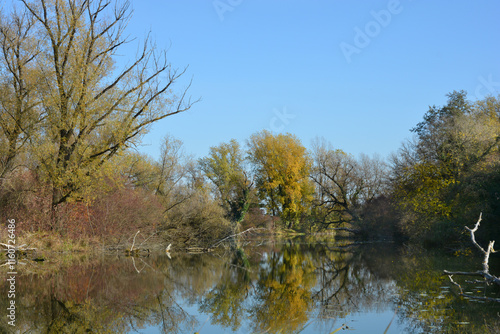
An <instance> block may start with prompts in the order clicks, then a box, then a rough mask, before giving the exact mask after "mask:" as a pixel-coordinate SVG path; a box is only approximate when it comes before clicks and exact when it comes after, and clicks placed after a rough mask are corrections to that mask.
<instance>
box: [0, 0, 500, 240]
mask: <svg viewBox="0 0 500 334" xmlns="http://www.w3.org/2000/svg"><path fill="white" fill-rule="evenodd" d="M114 4H115V2H114V1H111V0H106V1H83V0H67V1H56V2H54V1H45V0H37V1H28V0H26V1H21V2H20V3H19V4H18V6H17V7H15V10H12V11H11V12H9V13H3V14H2V16H1V18H0V47H1V54H0V56H1V57H0V90H1V92H2V94H1V96H0V210H1V218H2V220H3V221H6V219H16V221H18V222H19V225H18V226H19V228H20V229H21V230H22V231H24V232H26V233H28V232H39V231H52V232H54V233H58V234H61V235H65V236H68V237H70V238H81V237H82V236H89V237H96V238H97V239H98V240H99V241H103V242H105V243H116V244H122V243H125V242H126V241H127V240H129V239H130V236H131V235H133V234H134V233H136V231H138V230H140V231H141V232H142V234H141V235H143V236H145V237H146V236H151V237H152V236H154V237H160V238H161V239H160V240H162V241H165V242H176V243H178V244H181V245H182V244H186V245H187V244H200V245H201V244H203V245H210V243H211V241H213V240H215V239H217V238H221V237H223V236H226V235H228V234H229V233H234V232H235V231H236V230H238V229H241V228H245V227H251V226H256V227H266V228H270V229H294V230H300V231H304V232H320V231H324V230H328V229H332V228H334V229H337V230H344V231H347V232H348V233H356V234H361V235H364V236H365V237H375V238H388V237H390V238H392V237H394V236H398V237H404V238H409V239H412V240H413V241H418V242H427V243H434V244H439V245H442V244H449V243H450V242H454V241H456V240H459V239H460V237H461V232H462V229H463V226H464V225H467V224H470V223H471V222H473V221H475V218H476V217H477V216H478V215H479V213H480V212H483V217H484V222H485V223H484V225H485V226H484V228H483V227H482V228H481V232H482V233H487V234H488V235H489V236H490V237H498V236H499V234H500V232H499V230H498V229H497V228H495V224H494V222H495V221H497V220H498V218H499V214H500V212H499V209H498V204H497V203H498V200H499V198H500V197H499V192H500V190H499V189H500V188H499V186H500V184H499V181H500V180H499V172H500V170H499V166H500V163H499V162H500V160H499V151H498V142H499V138H500V137H499V133H500V126H499V115H500V111H499V100H498V98H495V97H488V98H485V99H483V100H480V101H469V100H468V99H467V97H466V93H465V92H453V93H451V94H449V96H448V97H449V100H448V102H447V104H446V105H445V106H442V107H435V106H434V107H431V108H430V109H429V111H428V112H427V113H426V114H425V116H424V119H423V121H422V122H420V123H419V124H417V125H416V127H415V128H414V129H413V130H412V131H413V132H414V134H415V137H414V138H413V139H411V140H409V141H407V142H405V143H404V144H403V146H402V147H401V149H400V150H399V151H398V152H397V153H395V154H393V155H392V156H391V157H390V159H389V160H388V161H384V160H383V159H381V158H380V157H368V156H365V155H361V156H360V157H354V156H352V155H350V154H348V153H346V152H344V151H342V150H340V149H338V148H335V147H334V146H333V145H332V144H330V143H328V142H327V141H326V140H324V139H317V140H315V142H314V143H313V145H312V146H311V149H310V150H308V149H306V148H305V147H304V146H303V145H302V143H301V142H300V140H299V139H298V138H297V137H296V136H294V135H292V134H273V133H270V132H267V131H261V132H257V133H255V134H253V135H252V136H251V137H250V138H248V140H247V142H246V143H244V144H243V145H242V144H240V143H238V142H237V141H235V140H230V141H228V142H226V143H221V144H219V145H218V146H215V147H212V148H211V149H210V151H209V153H208V155H207V156H206V157H203V158H201V159H198V160H196V159H194V158H193V157H191V156H189V155H188V154H187V153H186V152H185V151H184V150H183V147H182V142H181V141H180V140H178V139H175V138H172V137H169V136H167V137H165V139H164V142H163V146H162V150H161V155H160V157H159V158H158V159H157V160H154V159H151V158H150V157H147V156H145V155H143V154H140V153H137V152H136V150H135V146H136V145H138V144H139V143H140V139H141V136H142V135H144V134H145V133H147V131H148V129H149V128H150V126H151V125H152V124H153V123H155V122H157V121H158V120H161V119H163V118H166V117H168V116H172V115H175V114H177V113H180V112H183V111H186V110H188V109H189V108H190V107H191V106H192V104H193V102H191V101H190V100H189V99H188V98H186V94H187V89H186V88H182V89H178V90H177V91H175V90H174V88H175V87H177V81H178V79H179V78H180V76H181V75H182V74H183V73H184V71H177V70H175V69H173V68H172V67H171V65H170V64H169V63H168V62H167V60H166V56H165V54H164V53H163V52H161V51H160V50H157V49H156V48H155V47H154V43H152V42H151V41H149V39H146V41H145V42H144V44H143V47H142V48H140V49H139V52H138V54H137V56H136V58H134V59H133V60H132V61H130V63H129V64H128V65H124V66H123V67H121V68H120V66H118V64H117V62H116V56H117V55H118V54H119V53H118V50H119V49H120V47H121V46H122V45H123V44H124V43H126V42H127V41H126V40H125V39H123V37H122V35H123V31H124V27H125V23H126V21H127V19H128V17H129V14H130V12H129V7H128V3H127V2H125V3H123V4H121V5H120V4H116V6H114V7H113V5H114ZM2 233H3V232H2Z"/></svg>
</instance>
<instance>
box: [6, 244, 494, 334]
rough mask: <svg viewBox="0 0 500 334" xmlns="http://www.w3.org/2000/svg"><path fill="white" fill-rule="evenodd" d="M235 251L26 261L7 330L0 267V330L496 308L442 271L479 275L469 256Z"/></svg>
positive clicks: (474, 324)
mask: <svg viewBox="0 0 500 334" xmlns="http://www.w3.org/2000/svg"><path fill="white" fill-rule="evenodd" d="M241 247H242V250H240V251H227V252H226V253H224V254H196V255H191V254H177V253H173V254H172V258H171V259H170V258H169V257H167V256H166V255H156V256H149V257H140V258H137V257H136V258H132V257H125V256H121V255H120V256H103V257H101V258H98V259H95V258H93V259H88V258H85V257H83V258H81V259H78V260H76V261H73V262H71V263H65V264H61V265H59V264H57V265H55V264H54V263H51V262H50V261H46V262H43V263H35V262H29V261H25V262H26V264H25V265H21V264H19V265H17V275H16V278H15V280H16V287H15V288H16V297H15V302H16V314H15V316H16V327H15V328H13V327H11V326H9V325H8V324H7V321H8V318H7V314H8V313H7V312H8V311H7V307H8V305H9V304H8V303H9V298H7V294H8V290H9V286H8V284H7V278H8V276H7V269H5V268H6V266H3V267H0V268H2V269H0V275H2V281H1V283H0V296H1V297H0V304H1V305H0V306H1V309H0V315H1V320H0V333H1V332H14V333H17V332H27V333H87V332H88V333H191V334H192V333H200V334H208V333H332V332H337V333H338V332H340V333H342V332H346V331H347V332H348V333H384V332H386V333H489V332H491V333H498V329H499V328H500V321H499V320H500V318H499V316H498V312H500V307H499V306H498V305H496V304H492V303H479V302H472V301H468V300H464V299H461V298H460V297H457V295H456V292H457V291H456V288H455V287H454V286H452V285H451V284H450V283H449V281H448V278H447V277H446V276H442V275H441V272H442V270H443V269H449V270H471V269H473V270H477V269H479V265H480V259H477V258H473V257H467V258H464V257H451V256H446V255H443V254H441V255H436V254H434V255H431V254H430V253H426V252H414V251H413V252H412V251H409V250H407V249H404V248H397V247H395V246H394V245H392V244H382V243H371V244H353V243H351V242H347V241H340V242H334V241H330V242H329V241H322V242H317V241H312V240H308V239H294V240H250V241H249V240H247V241H245V242H242V244H241ZM42 268H44V269H45V272H44V273H43V274H42V271H41V269H42ZM47 269H48V270H47ZM456 280H457V281H458V280H459V279H458V278H456ZM460 282H463V280H461V281H460ZM463 284H464V287H465V286H467V289H466V291H467V292H468V293H473V294H475V295H482V296H489V295H493V294H498V291H495V290H494V289H493V288H492V287H486V288H485V287H484V286H482V285H480V284H466V283H463ZM11 329H14V331H12V330H11ZM337 329H340V330H339V331H336V330H337Z"/></svg>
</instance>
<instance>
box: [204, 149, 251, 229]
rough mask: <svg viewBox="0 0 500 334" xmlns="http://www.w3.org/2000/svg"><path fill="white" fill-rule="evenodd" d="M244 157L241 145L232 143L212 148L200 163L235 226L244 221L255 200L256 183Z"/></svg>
mask: <svg viewBox="0 0 500 334" xmlns="http://www.w3.org/2000/svg"><path fill="white" fill-rule="evenodd" d="M243 154H244V153H243V151H242V150H241V148H240V145H239V144H238V142H237V141H236V140H234V139H232V140H231V141H230V142H229V143H222V144H220V145H219V146H214V147H211V148H210V152H209V154H208V156H207V157H205V158H202V159H200V160H199V164H200V167H201V169H202V171H203V172H204V174H205V176H206V177H207V178H208V179H209V180H210V181H211V182H212V183H213V184H214V186H215V193H216V196H217V198H218V199H219V200H220V202H221V204H222V206H223V207H224V209H225V210H226V212H227V215H228V217H229V218H230V220H232V221H234V222H241V221H242V220H243V219H244V218H245V214H246V213H247V211H248V209H249V207H250V204H251V201H252V197H253V189H254V188H253V182H252V181H251V180H250V177H249V175H248V174H249V173H248V171H247V170H246V166H245V160H246V159H245V157H244V156H243Z"/></svg>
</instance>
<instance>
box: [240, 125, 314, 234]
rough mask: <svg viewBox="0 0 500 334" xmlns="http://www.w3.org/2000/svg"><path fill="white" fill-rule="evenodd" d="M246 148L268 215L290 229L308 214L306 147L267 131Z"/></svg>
mask: <svg viewBox="0 0 500 334" xmlns="http://www.w3.org/2000/svg"><path fill="white" fill-rule="evenodd" d="M248 147H249V149H248V155H249V159H250V161H251V162H252V164H253V167H254V172H255V181H256V187H257V189H258V192H259V196H260V199H261V200H262V201H263V202H264V203H265V204H266V208H267V210H268V212H269V213H270V214H272V215H273V216H279V217H280V218H281V219H282V220H283V221H284V222H285V223H286V224H287V227H288V228H291V227H293V225H294V224H295V223H297V222H298V221H299V219H300V217H301V216H302V215H304V214H306V213H308V211H309V209H310V202H311V200H312V192H313V186H312V184H311V181H310V180H309V174H310V170H311V159H310V157H309V155H308V152H307V150H306V148H305V147H304V146H303V145H302V143H301V142H300V140H299V139H298V138H297V137H296V136H294V135H292V134H288V133H287V134H277V135H274V134H272V133H270V132H269V131H266V130H264V131H261V132H258V133H255V134H253V135H252V136H251V137H250V139H249V140H248Z"/></svg>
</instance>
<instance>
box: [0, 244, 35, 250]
mask: <svg viewBox="0 0 500 334" xmlns="http://www.w3.org/2000/svg"><path fill="white" fill-rule="evenodd" d="M0 246H2V247H3V248H0V250H2V251H8V250H9V249H14V251H16V252H19V251H21V252H26V251H31V250H36V248H28V247H26V244H22V245H20V246H13V245H8V244H3V243H0Z"/></svg>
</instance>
